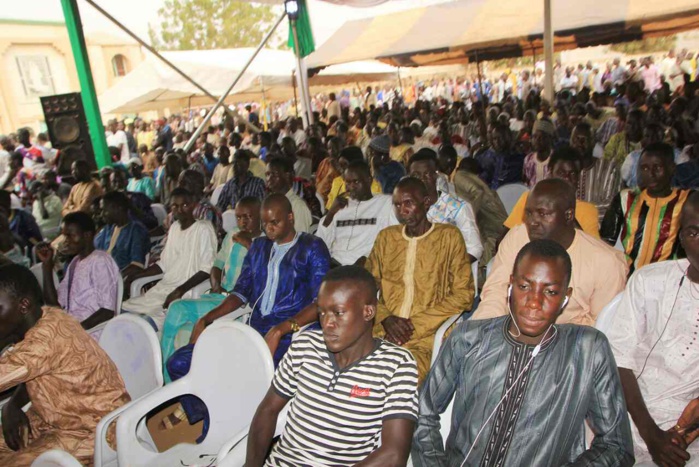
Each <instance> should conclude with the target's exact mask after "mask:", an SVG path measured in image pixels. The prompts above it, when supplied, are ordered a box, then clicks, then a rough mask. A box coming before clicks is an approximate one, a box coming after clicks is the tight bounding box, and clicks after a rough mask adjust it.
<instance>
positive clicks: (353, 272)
mask: <svg viewBox="0 0 699 467" xmlns="http://www.w3.org/2000/svg"><path fill="white" fill-rule="evenodd" d="M345 281H346V282H355V283H359V284H361V285H362V286H364V287H366V288H367V289H368V291H369V297H371V298H375V297H376V295H377V293H378V287H377V285H376V279H374V276H372V275H371V273H370V272H369V271H367V270H366V269H364V268H363V267H361V266H355V265H350V266H339V267H337V268H334V269H331V270H330V271H328V273H327V274H326V275H325V277H323V282H345Z"/></svg>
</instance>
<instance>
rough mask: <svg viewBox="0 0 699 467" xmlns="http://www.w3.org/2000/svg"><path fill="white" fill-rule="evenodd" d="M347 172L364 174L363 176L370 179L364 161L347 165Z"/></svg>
mask: <svg viewBox="0 0 699 467" xmlns="http://www.w3.org/2000/svg"><path fill="white" fill-rule="evenodd" d="M347 170H353V171H355V172H358V173H361V174H364V175H365V176H368V177H369V178H371V169H370V168H369V164H367V163H366V162H364V161H352V162H350V163H349V164H348V165H347V168H346V169H345V171H347Z"/></svg>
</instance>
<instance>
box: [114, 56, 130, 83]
mask: <svg viewBox="0 0 699 467" xmlns="http://www.w3.org/2000/svg"><path fill="white" fill-rule="evenodd" d="M127 65H128V64H127V61H126V57H124V56H123V55H121V54H119V55H115V56H114V58H112V70H113V71H114V76H116V77H119V76H125V75H126V73H128V71H129V70H128V66H127Z"/></svg>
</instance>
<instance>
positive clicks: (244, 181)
mask: <svg viewBox="0 0 699 467" xmlns="http://www.w3.org/2000/svg"><path fill="white" fill-rule="evenodd" d="M250 158H251V155H250V151H248V150H245V149H242V150H238V151H236V152H235V154H234V155H233V164H232V165H233V178H231V179H230V180H228V181H227V182H226V183H225V185H223V188H222V189H221V193H220V195H219V197H218V203H216V208H217V209H218V210H219V212H224V211H225V210H226V209H228V208H229V207H230V208H235V206H236V205H237V204H238V200H239V199H241V198H245V197H247V196H254V197H255V198H258V199H259V200H260V201H262V199H263V198H264V197H265V181H264V180H262V179H261V178H257V177H255V176H253V174H252V172H250Z"/></svg>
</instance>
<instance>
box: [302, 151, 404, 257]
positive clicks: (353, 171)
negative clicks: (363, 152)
mask: <svg viewBox="0 0 699 467" xmlns="http://www.w3.org/2000/svg"><path fill="white" fill-rule="evenodd" d="M343 177H344V180H345V185H346V187H347V190H348V191H347V192H346V193H343V194H342V195H340V196H338V197H337V198H335V201H334V202H333V205H332V206H331V207H330V210H329V211H328V213H327V214H326V215H325V217H323V219H322V220H321V222H320V225H319V226H318V232H317V233H316V235H318V237H320V238H321V239H322V240H323V241H324V242H325V244H326V245H327V246H328V249H329V250H330V255H331V256H332V258H333V261H334V262H335V263H338V264H341V265H350V264H355V263H357V264H360V265H361V264H363V263H364V261H366V257H367V256H368V255H369V252H371V247H373V246H374V240H376V236H377V235H378V234H379V232H380V231H381V230H382V229H383V228H384V227H388V226H389V225H395V224H396V223H397V222H398V221H397V220H396V218H395V216H394V214H393V202H392V200H391V197H390V196H388V195H375V194H373V193H372V192H371V181H372V178H371V170H370V169H369V166H368V165H367V164H366V162H364V161H355V162H352V163H351V164H349V166H348V167H347V169H345V172H344V176H343ZM348 194H349V196H348Z"/></svg>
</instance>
